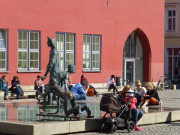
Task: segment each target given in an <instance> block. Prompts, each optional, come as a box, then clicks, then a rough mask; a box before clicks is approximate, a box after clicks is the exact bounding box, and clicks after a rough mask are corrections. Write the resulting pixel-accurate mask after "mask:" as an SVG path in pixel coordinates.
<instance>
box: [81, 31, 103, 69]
mask: <svg viewBox="0 0 180 135" xmlns="http://www.w3.org/2000/svg"><path fill="white" fill-rule="evenodd" d="M84 36H89V37H90V50H89V51H84ZM93 37H99V51H93ZM101 48H102V35H96V34H83V55H84V54H90V67H89V68H84V67H83V72H101V54H102V53H101ZM93 54H99V68H93ZM86 61H87V60H86ZM83 64H84V58H83Z"/></svg>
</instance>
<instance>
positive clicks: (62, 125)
mask: <svg viewBox="0 0 180 135" xmlns="http://www.w3.org/2000/svg"><path fill="white" fill-rule="evenodd" d="M178 120H180V111H171V112H158V113H149V114H144V116H143V117H142V119H141V120H140V121H139V122H138V124H139V125H145V124H155V123H164V122H171V121H178ZM9 129H11V130H9ZM100 129H101V119H86V120H79V121H61V122H57V121H55V122H42V123H30V124H29V123H17V122H8V121H7V122H6V121H1V122H0V133H4V134H12V133H13V134H24V135H42V134H44V135H51V134H67V133H75V132H85V131H98V130H100Z"/></svg>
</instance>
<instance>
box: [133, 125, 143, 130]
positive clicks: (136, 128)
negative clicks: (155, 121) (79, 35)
mask: <svg viewBox="0 0 180 135" xmlns="http://www.w3.org/2000/svg"><path fill="white" fill-rule="evenodd" d="M135 130H136V131H142V130H143V129H142V128H140V127H139V126H136V127H135Z"/></svg>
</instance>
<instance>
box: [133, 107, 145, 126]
mask: <svg viewBox="0 0 180 135" xmlns="http://www.w3.org/2000/svg"><path fill="white" fill-rule="evenodd" d="M131 112H132V117H133V121H134V123H135V124H137V122H138V121H139V120H140V119H141V117H142V116H143V112H142V111H141V110H139V109H137V108H134V109H133V110H131Z"/></svg>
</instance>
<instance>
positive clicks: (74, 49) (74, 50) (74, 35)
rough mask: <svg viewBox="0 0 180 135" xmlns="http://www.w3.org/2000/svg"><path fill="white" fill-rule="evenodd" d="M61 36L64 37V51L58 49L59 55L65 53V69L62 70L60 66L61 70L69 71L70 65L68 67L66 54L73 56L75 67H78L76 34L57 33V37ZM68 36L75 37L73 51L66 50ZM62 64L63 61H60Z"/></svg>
mask: <svg viewBox="0 0 180 135" xmlns="http://www.w3.org/2000/svg"><path fill="white" fill-rule="evenodd" d="M60 34H62V35H63V49H62V50H59V49H57V51H58V53H63V67H62V68H61V65H60V70H62V71H67V70H68V65H67V67H66V62H67V57H66V54H73V65H76V55H75V54H76V34H75V33H68V32H56V36H57V35H60ZM67 34H68V35H73V41H74V42H73V50H66V44H67V41H66V35H67ZM56 42H57V39H56ZM56 47H57V46H56ZM59 60H60V59H59ZM60 62H61V60H60Z"/></svg>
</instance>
